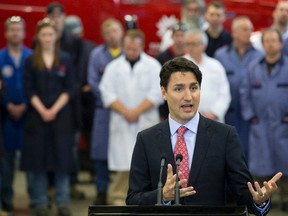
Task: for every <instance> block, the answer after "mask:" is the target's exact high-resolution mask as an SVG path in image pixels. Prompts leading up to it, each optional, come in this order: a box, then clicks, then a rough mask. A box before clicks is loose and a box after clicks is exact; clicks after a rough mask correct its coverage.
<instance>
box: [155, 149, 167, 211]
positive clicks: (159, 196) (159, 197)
mask: <svg viewBox="0 0 288 216" xmlns="http://www.w3.org/2000/svg"><path fill="white" fill-rule="evenodd" d="M160 158H161V160H160V173H159V181H158V187H157V203H156V205H157V206H161V205H162V187H163V184H162V180H161V179H162V172H163V167H164V165H165V162H166V154H165V153H163V154H161V157H160Z"/></svg>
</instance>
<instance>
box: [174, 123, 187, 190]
mask: <svg viewBox="0 0 288 216" xmlns="http://www.w3.org/2000/svg"><path fill="white" fill-rule="evenodd" d="M187 130H188V129H187V128H186V127H185V126H181V127H179V128H178V134H177V141H176V145H175V150H174V157H175V159H176V155H177V154H182V156H183V160H182V162H181V163H180V165H179V171H180V172H181V173H182V177H181V179H187V180H188V177H189V164H188V151H187V147H186V143H185V140H184V133H185V132H186V131H187ZM182 187H187V184H183V185H182Z"/></svg>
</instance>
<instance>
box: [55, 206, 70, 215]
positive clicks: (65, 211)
mask: <svg viewBox="0 0 288 216" xmlns="http://www.w3.org/2000/svg"><path fill="white" fill-rule="evenodd" d="M58 216H71V211H70V209H69V208H68V207H60V208H59V209H58Z"/></svg>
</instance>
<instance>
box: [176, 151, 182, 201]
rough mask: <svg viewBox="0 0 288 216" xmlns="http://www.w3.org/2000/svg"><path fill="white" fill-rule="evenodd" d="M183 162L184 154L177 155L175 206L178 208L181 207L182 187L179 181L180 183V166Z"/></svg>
mask: <svg viewBox="0 0 288 216" xmlns="http://www.w3.org/2000/svg"><path fill="white" fill-rule="evenodd" d="M182 160H183V156H182V154H177V155H176V184H175V204H174V205H177V206H179V205H181V204H180V185H179V181H178V168H179V165H180V163H181V161H182Z"/></svg>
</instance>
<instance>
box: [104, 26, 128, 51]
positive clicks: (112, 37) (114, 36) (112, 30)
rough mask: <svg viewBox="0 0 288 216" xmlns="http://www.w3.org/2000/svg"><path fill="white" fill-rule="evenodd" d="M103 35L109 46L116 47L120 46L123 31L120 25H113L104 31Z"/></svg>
mask: <svg viewBox="0 0 288 216" xmlns="http://www.w3.org/2000/svg"><path fill="white" fill-rule="evenodd" d="M102 34H103V37H104V40H105V42H106V43H107V45H108V46H111V47H114V46H119V44H120V43H121V40H122V36H123V31H122V28H121V27H120V26H119V25H118V24H116V23H113V24H111V25H110V26H109V27H107V28H106V29H105V30H103V32H102Z"/></svg>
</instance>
